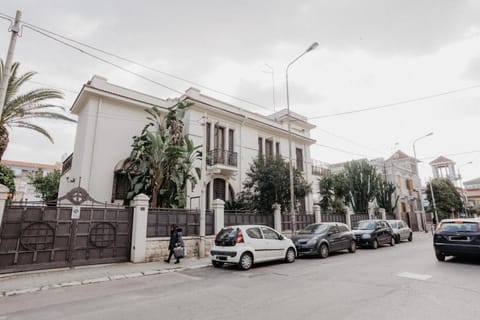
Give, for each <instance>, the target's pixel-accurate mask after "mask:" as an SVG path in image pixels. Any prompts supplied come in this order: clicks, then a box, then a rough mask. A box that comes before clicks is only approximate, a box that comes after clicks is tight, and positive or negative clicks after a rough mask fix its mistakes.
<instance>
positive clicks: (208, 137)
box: [205, 122, 212, 151]
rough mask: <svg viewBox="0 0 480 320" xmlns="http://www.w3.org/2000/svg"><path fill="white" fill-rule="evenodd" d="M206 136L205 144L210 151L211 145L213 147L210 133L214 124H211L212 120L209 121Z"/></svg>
mask: <svg viewBox="0 0 480 320" xmlns="http://www.w3.org/2000/svg"><path fill="white" fill-rule="evenodd" d="M206 131H207V132H206V135H207V136H206V137H205V141H206V142H205V146H206V148H207V151H210V147H211V144H210V133H211V132H212V125H211V124H210V122H207V128H206Z"/></svg>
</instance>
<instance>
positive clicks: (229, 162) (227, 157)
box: [207, 149, 238, 167]
mask: <svg viewBox="0 0 480 320" xmlns="http://www.w3.org/2000/svg"><path fill="white" fill-rule="evenodd" d="M237 158H238V155H237V153H236V152H233V151H228V150H222V149H213V150H210V151H209V152H208V156H207V164H208V165H209V166H214V165H216V164H221V165H225V166H231V167H236V166H237V163H238V161H237Z"/></svg>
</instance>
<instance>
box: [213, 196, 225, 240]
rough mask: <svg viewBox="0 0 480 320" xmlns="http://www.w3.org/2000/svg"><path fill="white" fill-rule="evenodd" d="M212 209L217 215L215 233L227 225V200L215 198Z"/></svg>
mask: <svg viewBox="0 0 480 320" xmlns="http://www.w3.org/2000/svg"><path fill="white" fill-rule="evenodd" d="M212 209H213V212H214V215H215V234H217V233H218V232H219V231H220V230H222V228H223V227H224V226H225V201H223V200H221V199H215V200H213V202H212Z"/></svg>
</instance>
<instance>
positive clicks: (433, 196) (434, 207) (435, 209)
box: [430, 179, 440, 224]
mask: <svg viewBox="0 0 480 320" xmlns="http://www.w3.org/2000/svg"><path fill="white" fill-rule="evenodd" d="M432 183H433V180H432V179H430V193H431V194H432V202H433V211H434V213H435V222H436V224H438V223H440V221H438V213H437V205H436V203H435V195H434V193H433V187H432Z"/></svg>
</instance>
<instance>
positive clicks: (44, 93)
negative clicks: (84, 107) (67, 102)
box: [0, 59, 75, 160]
mask: <svg viewBox="0 0 480 320" xmlns="http://www.w3.org/2000/svg"><path fill="white" fill-rule="evenodd" d="M19 66H20V63H18V62H15V63H14V64H13V65H12V67H11V69H10V78H9V80H8V86H7V94H6V96H5V104H4V105H3V112H2V114H1V116H0V160H1V159H2V157H3V154H4V153H5V150H6V149H7V146H8V142H9V130H8V129H7V128H13V127H18V128H25V129H30V130H33V131H36V132H38V133H40V134H42V135H44V136H45V137H47V138H48V140H50V142H52V143H53V139H52V137H51V136H50V134H49V133H48V132H47V130H45V129H44V128H42V127H40V126H38V125H37V124H34V123H32V122H31V120H34V119H56V120H65V121H71V122H75V120H73V119H70V118H69V117H67V116H65V115H63V114H61V113H56V112H53V111H52V110H51V109H55V108H56V109H61V110H64V108H63V107H61V106H57V105H54V104H50V103H48V101H49V100H51V99H63V94H62V93H61V92H60V91H58V90H54V89H46V88H39V89H34V90H31V91H28V92H25V93H20V89H21V87H22V85H23V84H25V83H26V82H28V81H29V80H30V79H31V78H32V77H33V76H34V75H35V74H36V72H32V71H30V72H27V73H24V74H22V75H18V74H17V72H18V68H19ZM4 68H5V66H4V64H3V60H1V59H0V82H1V80H2V77H3V70H4Z"/></svg>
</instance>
